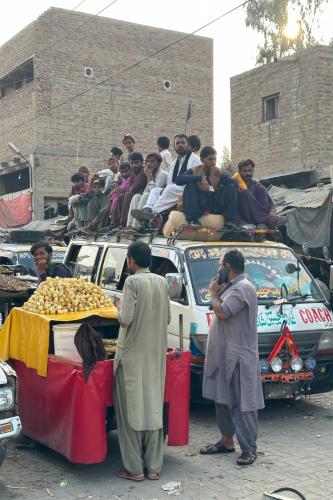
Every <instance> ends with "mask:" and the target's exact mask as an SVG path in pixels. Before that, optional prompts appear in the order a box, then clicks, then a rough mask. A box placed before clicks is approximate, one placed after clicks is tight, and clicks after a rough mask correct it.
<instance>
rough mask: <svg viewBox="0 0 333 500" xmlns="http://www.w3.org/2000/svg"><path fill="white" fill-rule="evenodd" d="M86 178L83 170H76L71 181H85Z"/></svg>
mask: <svg viewBox="0 0 333 500" xmlns="http://www.w3.org/2000/svg"><path fill="white" fill-rule="evenodd" d="M84 180H85V176H84V175H83V174H81V172H76V173H75V174H73V175H72V177H71V182H77V181H84Z"/></svg>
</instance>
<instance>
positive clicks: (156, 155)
mask: <svg viewBox="0 0 333 500" xmlns="http://www.w3.org/2000/svg"><path fill="white" fill-rule="evenodd" d="M147 158H154V159H155V160H156V161H157V163H158V164H159V165H161V163H162V160H163V158H162V156H161V155H160V154H158V153H149V155H147V156H146V160H147Z"/></svg>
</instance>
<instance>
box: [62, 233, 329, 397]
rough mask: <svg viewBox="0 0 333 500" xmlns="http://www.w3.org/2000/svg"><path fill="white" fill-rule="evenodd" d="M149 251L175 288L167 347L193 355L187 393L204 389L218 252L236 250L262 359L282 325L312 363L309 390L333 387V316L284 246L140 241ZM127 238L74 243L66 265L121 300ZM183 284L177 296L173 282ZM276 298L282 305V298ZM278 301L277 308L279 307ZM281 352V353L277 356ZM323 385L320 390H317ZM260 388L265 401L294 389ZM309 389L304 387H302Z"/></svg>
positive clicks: (294, 392) (155, 266)
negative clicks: (248, 286) (252, 290)
mask: <svg viewBox="0 0 333 500" xmlns="http://www.w3.org/2000/svg"><path fill="white" fill-rule="evenodd" d="M144 241H146V242H148V243H149V244H150V247H151V250H152V264H151V271H152V272H155V273H157V274H160V275H162V276H166V275H167V278H168V281H169V282H170V283H173V284H174V285H175V289H174V293H173V298H172V299H171V323H170V325H169V345H170V346H171V347H179V346H180V331H181V330H183V333H184V342H183V346H182V345H181V346H180V347H184V348H186V349H187V348H189V349H191V351H192V375H193V382H194V383H193V384H192V390H193V391H195V390H196V389H198V391H199V393H200V392H201V377H202V371H203V362H204V355H205V351H206V343H207V333H208V327H209V324H210V321H211V319H212V315H213V312H212V310H211V309H210V296H209V284H210V281H211V279H212V277H213V276H215V275H216V274H217V270H218V263H219V259H220V257H221V255H223V254H224V253H225V252H226V251H228V250H230V249H232V248H237V249H239V250H241V251H242V252H243V254H244V257H245V263H246V268H245V271H246V273H247V274H248V276H249V279H250V280H251V281H252V283H253V284H254V285H255V287H256V290H257V294H258V303H259V309H258V333H259V355H260V358H261V359H267V358H268V357H269V354H270V353H271V351H272V349H273V347H274V345H275V343H276V342H277V340H278V339H279V337H280V333H281V325H282V323H283V321H284V320H286V322H287V325H288V326H289V329H290V331H291V332H292V335H293V338H294V340H295V343H296V345H297V349H298V352H299V356H300V357H301V359H302V360H303V362H304V361H306V360H307V359H308V358H311V360H312V364H313V359H315V364H316V368H315V372H314V373H315V377H314V380H312V386H311V390H312V391H313V392H314V391H317V390H321V391H322V390H330V389H331V388H333V317H332V313H331V311H330V305H329V304H328V303H326V302H325V297H324V296H323V294H322V292H321V291H320V289H319V288H318V286H317V284H316V283H315V281H314V279H313V277H312V276H311V275H310V274H309V272H308V271H307V270H306V268H305V267H304V266H303V264H302V263H301V262H300V261H298V260H297V257H296V255H295V254H294V253H293V251H292V250H291V249H290V248H288V247H287V246H285V245H283V244H281V243H275V242H272V241H264V242H261V243H250V242H224V241H218V242H213V243H204V242H194V241H180V240H179V241H177V240H175V239H173V240H166V239H165V238H159V237H157V238H154V239H152V238H150V239H149V238H148V237H147V238H144ZM130 243H131V241H129V240H128V239H120V240H119V239H118V240H116V239H114V241H113V240H112V239H110V240H107V241H105V237H101V239H100V240H99V239H96V240H92V239H90V240H82V239H74V240H72V241H71V243H70V245H69V248H68V251H67V254H66V257H65V264H66V265H67V266H68V267H70V269H71V270H72V272H73V275H74V276H75V277H82V278H84V279H86V280H88V281H91V282H94V283H97V284H98V285H100V286H101V287H102V288H103V289H104V290H105V291H106V292H107V293H108V294H109V295H111V296H118V297H120V298H121V295H122V289H123V285H124V281H125V279H126V276H127V275H128V270H127V266H126V253H127V247H128V245H129V244H130ZM179 284H180V287H179V291H177V285H179ZM281 294H282V296H284V297H283V300H282V301H281V300H279V299H281ZM276 302H278V303H276ZM282 354H284V353H282ZM196 378H198V380H197V381H196ZM319 384H320V387H319ZM264 386H265V394H266V397H270V398H276V397H293V396H295V395H297V393H298V392H299V390H300V385H299V384H298V385H297V384H296V385H295V384H294V385H293V384H284V387H280V386H279V384H273V383H272V381H270V382H269V383H268V382H267V384H266V383H265V384H264ZM301 386H302V388H301V390H302V391H303V390H304V391H305V392H306V391H307V390H309V383H307V384H306V387H305V384H301Z"/></svg>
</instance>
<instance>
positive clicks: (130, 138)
mask: <svg viewBox="0 0 333 500" xmlns="http://www.w3.org/2000/svg"><path fill="white" fill-rule="evenodd" d="M127 139H129V140H130V141H132V142H134V144H135V139H134V137H133V136H132V135H131V134H125V135H124V137H123V140H122V143H123V144H124V142H125V141H127Z"/></svg>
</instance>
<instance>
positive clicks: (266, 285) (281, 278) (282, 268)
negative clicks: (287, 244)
mask: <svg viewBox="0 0 333 500" xmlns="http://www.w3.org/2000/svg"><path fill="white" fill-rule="evenodd" d="M233 248H234V249H235V248H237V249H239V250H241V252H242V253H243V255H244V257H245V273H246V274H247V275H248V278H249V280H250V281H251V282H252V283H253V285H254V286H255V288H256V291H257V296H258V300H259V302H260V301H262V302H269V301H271V300H276V299H278V298H280V296H281V287H282V285H283V284H284V285H286V287H287V290H288V296H289V297H292V296H294V297H295V300H296V302H297V301H298V300H299V301H300V302H324V301H325V298H324V296H323V294H322V292H321V291H320V290H319V288H318V286H317V284H316V283H315V281H314V280H313V278H312V277H311V276H310V274H309V273H308V272H307V271H306V269H305V268H304V266H303V265H302V263H300V262H299V261H297V259H296V257H295V255H294V254H293V252H291V250H289V249H288V248H276V247H269V246H267V247H264V246H260V247H259V246H249V247H241V248H240V247H231V246H198V247H193V248H189V249H187V250H186V259H187V262H188V265H189V270H190V275H191V280H192V284H193V289H194V294H195V298H196V302H197V304H199V305H207V304H210V293H209V284H210V281H211V280H212V278H213V277H214V276H216V275H217V271H218V267H219V260H220V258H221V256H223V255H224V254H225V253H226V252H228V251H229V250H232V249H233ZM288 264H289V266H288ZM290 264H294V269H295V270H294V272H291V271H292V267H293V266H290ZM297 268H298V271H297ZM287 270H288V271H289V272H288V271H287ZM298 297H299V299H298Z"/></svg>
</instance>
